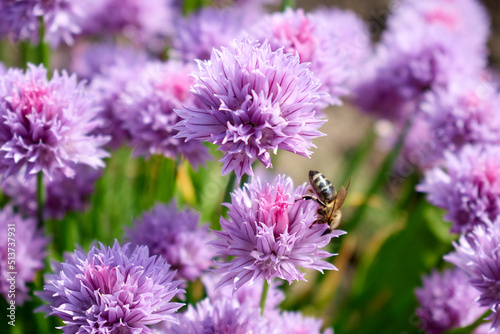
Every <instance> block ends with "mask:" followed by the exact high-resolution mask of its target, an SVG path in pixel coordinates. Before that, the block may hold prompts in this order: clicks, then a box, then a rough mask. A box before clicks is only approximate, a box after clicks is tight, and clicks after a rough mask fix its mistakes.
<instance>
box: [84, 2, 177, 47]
mask: <svg viewBox="0 0 500 334" xmlns="http://www.w3.org/2000/svg"><path fill="white" fill-rule="evenodd" d="M84 2H85V6H84V7H85V16H84V18H83V20H82V22H81V26H82V33H83V34H85V35H97V36H102V35H104V36H110V35H111V36H113V35H118V34H121V35H124V36H125V37H127V38H129V39H130V40H132V41H133V42H134V43H136V44H140V45H144V44H148V45H149V46H151V47H153V48H154V49H157V47H158V46H160V45H157V44H158V43H159V44H163V41H162V40H163V39H164V38H165V36H167V35H168V34H170V33H171V32H172V31H173V24H172V22H173V20H174V17H175V15H176V14H178V13H176V12H175V11H174V6H173V1H172V0H149V1H142V0H85V1H84ZM111 13H112V14H111Z"/></svg>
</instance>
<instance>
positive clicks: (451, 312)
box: [415, 268, 486, 334]
mask: <svg viewBox="0 0 500 334" xmlns="http://www.w3.org/2000/svg"><path fill="white" fill-rule="evenodd" d="M422 281H423V285H422V287H420V288H418V289H416V290H415V295H416V296H417V299H418V302H419V304H420V306H419V308H418V309H417V311H416V312H417V315H418V316H419V318H420V319H421V323H420V328H421V329H422V330H424V331H425V332H426V333H428V334H440V333H444V332H446V331H448V330H450V329H453V328H459V327H465V326H468V325H471V324H472V323H473V322H474V321H476V319H478V318H479V317H480V316H481V315H483V314H484V313H485V312H486V308H482V307H480V306H479V304H477V303H475V301H476V299H477V298H478V297H479V292H478V291H477V290H476V289H474V288H473V287H472V285H470V283H469V276H468V275H467V274H466V273H465V272H464V271H463V270H462V269H458V268H454V269H446V270H444V271H443V272H442V273H440V272H438V271H437V270H434V271H433V272H432V273H431V274H430V275H429V276H424V277H423V278H422Z"/></svg>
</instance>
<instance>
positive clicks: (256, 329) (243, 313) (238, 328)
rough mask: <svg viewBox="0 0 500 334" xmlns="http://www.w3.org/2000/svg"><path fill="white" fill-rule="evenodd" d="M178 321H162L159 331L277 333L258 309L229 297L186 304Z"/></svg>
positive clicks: (238, 333) (180, 332) (183, 332)
mask: <svg viewBox="0 0 500 334" xmlns="http://www.w3.org/2000/svg"><path fill="white" fill-rule="evenodd" d="M178 319H179V321H178V324H165V325H164V326H163V330H160V331H159V332H160V333H165V334H167V333H169V334H170V333H173V334H205V333H231V334H247V333H256V334H260V333H262V334H263V333H268V334H274V333H277V329H276V328H272V327H270V326H269V321H267V319H265V318H263V317H262V316H261V315H260V311H259V309H258V308H248V307H240V305H239V304H238V303H234V302H233V300H232V299H218V300H216V301H211V300H210V299H208V298H206V299H204V300H202V301H201V302H199V303H197V304H196V305H195V306H193V305H189V306H188V308H187V311H186V312H185V313H182V314H179V317H178Z"/></svg>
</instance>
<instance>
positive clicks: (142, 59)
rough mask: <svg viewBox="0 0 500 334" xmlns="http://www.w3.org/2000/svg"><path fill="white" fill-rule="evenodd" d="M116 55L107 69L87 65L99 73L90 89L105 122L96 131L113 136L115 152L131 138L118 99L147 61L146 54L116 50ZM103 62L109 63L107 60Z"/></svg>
mask: <svg viewBox="0 0 500 334" xmlns="http://www.w3.org/2000/svg"><path fill="white" fill-rule="evenodd" d="M91 50H95V49H94V48H92V49H90V50H89V55H90V54H91V53H92V52H93V51H91ZM115 52H116V53H115ZM115 52H114V53H113V54H114V55H115V56H114V57H113V58H114V59H113V60H112V63H110V64H109V65H108V66H105V65H104V66H99V65H97V66H96V65H92V64H91V63H88V64H89V65H88V66H90V67H92V68H96V67H97V68H98V69H99V72H100V73H99V72H98V73H96V74H95V76H94V77H93V79H92V81H91V83H90V86H89V90H90V91H91V92H92V93H93V94H94V95H95V96H96V100H97V102H96V103H97V104H98V105H99V106H100V107H101V108H102V109H101V112H100V114H99V117H100V118H101V119H102V123H101V124H100V126H99V127H98V128H97V129H96V130H95V132H96V133H97V134H102V135H109V136H111V142H110V143H109V146H110V147H111V148H113V149H116V148H118V147H120V146H121V145H122V144H123V142H124V141H126V140H128V139H129V137H130V135H129V133H128V132H127V131H126V130H125V129H124V128H123V122H122V120H121V118H120V117H119V114H118V113H119V112H120V111H119V108H118V97H119V95H120V94H121V93H122V92H123V91H124V90H125V87H126V86H127V84H128V83H129V82H133V81H135V80H136V78H137V76H138V73H140V72H141V71H142V70H143V68H144V66H145V65H146V62H147V57H146V55H145V54H143V53H140V52H122V49H121V48H116V50H115ZM119 54H120V55H119ZM91 58H92V56H91ZM91 58H89V59H91ZM100 59H103V58H102V57H101V58H100ZM103 61H105V62H106V63H107V61H106V59H105V58H104V59H103Z"/></svg>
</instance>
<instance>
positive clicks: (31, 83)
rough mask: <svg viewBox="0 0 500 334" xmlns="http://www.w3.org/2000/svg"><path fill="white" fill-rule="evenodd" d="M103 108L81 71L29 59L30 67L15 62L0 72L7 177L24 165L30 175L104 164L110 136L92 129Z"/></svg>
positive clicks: (0, 135) (2, 158)
mask: <svg viewBox="0 0 500 334" xmlns="http://www.w3.org/2000/svg"><path fill="white" fill-rule="evenodd" d="M97 112H98V109H97V108H96V106H95V104H94V101H93V100H92V99H91V97H90V96H89V95H88V93H87V92H86V91H85V90H84V87H83V85H82V84H79V83H77V79H76V76H75V75H72V76H70V75H68V74H67V73H66V72H64V71H63V72H62V74H59V73H58V72H55V73H54V75H53V76H52V78H51V79H50V80H48V79H47V71H46V69H45V68H44V67H43V66H42V65H40V66H34V65H31V64H30V65H29V66H28V69H27V70H26V72H25V73H23V71H22V70H20V69H15V68H11V69H9V70H8V71H7V73H6V74H5V75H3V76H2V77H0V116H1V117H2V119H3V120H4V121H3V122H2V123H1V124H0V171H1V173H2V174H3V179H6V178H7V177H9V176H11V175H13V174H16V173H17V172H19V171H20V170H21V169H23V168H24V170H25V175H26V176H29V175H32V174H35V173H38V172H43V173H44V174H46V175H47V176H48V177H49V179H51V178H52V177H53V176H54V175H55V174H56V173H62V174H64V175H65V176H67V177H73V176H74V174H75V170H74V164H85V165H89V166H91V167H93V168H98V167H103V166H104V162H103V161H102V158H104V157H107V156H108V154H107V152H106V151H104V150H103V149H102V148H101V147H102V146H103V145H104V144H105V143H106V142H107V141H108V139H107V138H105V137H101V136H93V135H91V133H92V131H94V129H95V128H96V127H97V126H98V124H99V122H98V119H97V118H96V115H97Z"/></svg>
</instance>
